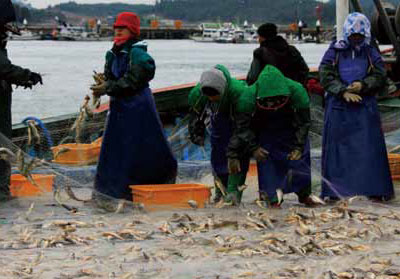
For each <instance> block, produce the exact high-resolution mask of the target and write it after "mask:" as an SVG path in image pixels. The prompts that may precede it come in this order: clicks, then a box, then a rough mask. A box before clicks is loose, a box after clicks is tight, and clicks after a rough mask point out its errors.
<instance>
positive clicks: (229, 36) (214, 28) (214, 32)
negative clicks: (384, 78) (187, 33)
mask: <svg viewBox="0 0 400 279" xmlns="http://www.w3.org/2000/svg"><path fill="white" fill-rule="evenodd" d="M200 28H201V29H202V34H201V36H197V37H192V38H191V39H193V40H194V41H196V42H202V43H205V42H206V43H223V44H244V43H257V42H258V36H257V28H256V27H255V26H254V25H252V26H251V27H249V26H248V25H247V23H246V25H244V28H243V29H241V28H240V27H238V26H235V25H234V24H232V23H224V24H223V25H222V26H221V25H220V24H217V23H202V24H201V25H200Z"/></svg>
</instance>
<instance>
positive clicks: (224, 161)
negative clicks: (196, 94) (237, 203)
mask: <svg viewBox="0 0 400 279" xmlns="http://www.w3.org/2000/svg"><path fill="white" fill-rule="evenodd" d="M232 134H233V121H232V119H231V117H230V116H229V115H228V114H225V113H219V112H211V135H210V142H211V166H212V169H213V172H214V175H216V176H218V177H219V178H220V179H221V182H222V183H223V184H224V185H225V186H227V185H228V177H229V171H228V157H227V156H226V152H227V149H228V145H229V141H230V138H231V137H232ZM241 169H242V172H244V173H247V171H248V169H249V160H241Z"/></svg>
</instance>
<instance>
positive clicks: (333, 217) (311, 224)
mask: <svg viewBox="0 0 400 279" xmlns="http://www.w3.org/2000/svg"><path fill="white" fill-rule="evenodd" d="M351 202H352V201H348V200H347V201H343V202H339V203H337V204H335V205H331V206H325V207H320V208H314V209H309V208H302V207H290V208H285V209H283V210H276V209H274V210H262V209H260V208H258V207H257V206H256V205H254V204H247V205H245V206H242V207H239V208H229V209H225V208H224V209H215V208H207V209H192V210H188V211H179V212H176V213H173V212H162V213H157V212H156V213H154V212H152V213H146V212H136V211H135V212H132V211H131V212H125V213H121V214H106V215H103V214H101V213H95V212H92V211H88V212H86V213H85V212H79V213H73V212H64V216H63V217H64V218H63V219H56V218H58V217H60V216H59V215H57V214H54V213H47V214H45V215H42V214H41V213H39V212H37V213H36V215H38V216H37V217H35V208H34V206H33V205H32V206H30V207H29V210H28V211H27V212H24V213H20V214H19V215H18V218H17V219H16V221H15V222H12V223H10V224H6V225H1V227H0V228H1V234H0V250H1V253H0V264H1V265H2V268H1V269H0V278H125V279H127V278H199V279H200V278H220V279H222V278H274V279H275V278H278V279H280V278H282V279H283V278H307V279H308V278H321V279H336V278H338V279H356V278H369V279H373V278H376V279H389V278H390V279H394V278H399V279H400V259H398V258H399V255H400V245H399V244H400V211H398V210H396V207H395V206H387V207H384V206H381V205H377V207H376V208H377V210H373V209H374V208H375V207H374V205H373V204H372V203H369V202H367V201H364V202H363V203H361V205H362V206H360V204H358V205H353V204H351ZM365 204H367V205H368V206H364V205H365ZM0 212H1V211H0ZM65 214H67V215H65ZM3 263H7V264H4V265H3Z"/></svg>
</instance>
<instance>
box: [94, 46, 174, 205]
mask: <svg viewBox="0 0 400 279" xmlns="http://www.w3.org/2000/svg"><path fill="white" fill-rule="evenodd" d="M128 59H129V58H128V54H127V53H121V54H120V55H118V56H117V57H116V58H115V59H114V61H113V64H112V72H113V74H114V76H115V77H117V78H120V77H122V76H123V75H124V73H125V71H126V69H127V65H128V62H129V61H128ZM176 174H177V162H176V159H175V158H174V156H173V154H172V151H171V149H170V146H169V144H168V141H167V139H166V137H165V135H164V130H163V127H162V124H161V121H160V118H159V115H158V113H157V110H156V106H155V103H154V99H153V96H152V93H151V90H150V89H149V88H148V87H147V88H144V89H143V90H142V91H141V92H137V93H136V94H135V95H133V96H129V97H111V100H110V110H109V114H108V117H107V123H106V129H105V133H104V137H103V143H102V146H101V153H100V159H99V163H98V166H97V174H96V179H95V190H97V191H98V192H100V193H102V194H105V195H108V196H111V197H113V198H118V199H127V200H132V194H131V189H130V188H129V185H140V184H165V183H174V181H175V178H176Z"/></svg>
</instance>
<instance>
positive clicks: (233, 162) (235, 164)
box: [228, 159, 241, 174]
mask: <svg viewBox="0 0 400 279" xmlns="http://www.w3.org/2000/svg"><path fill="white" fill-rule="evenodd" d="M228 171H229V174H235V173H239V172H240V171H241V168H240V160H239V159H228Z"/></svg>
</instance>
